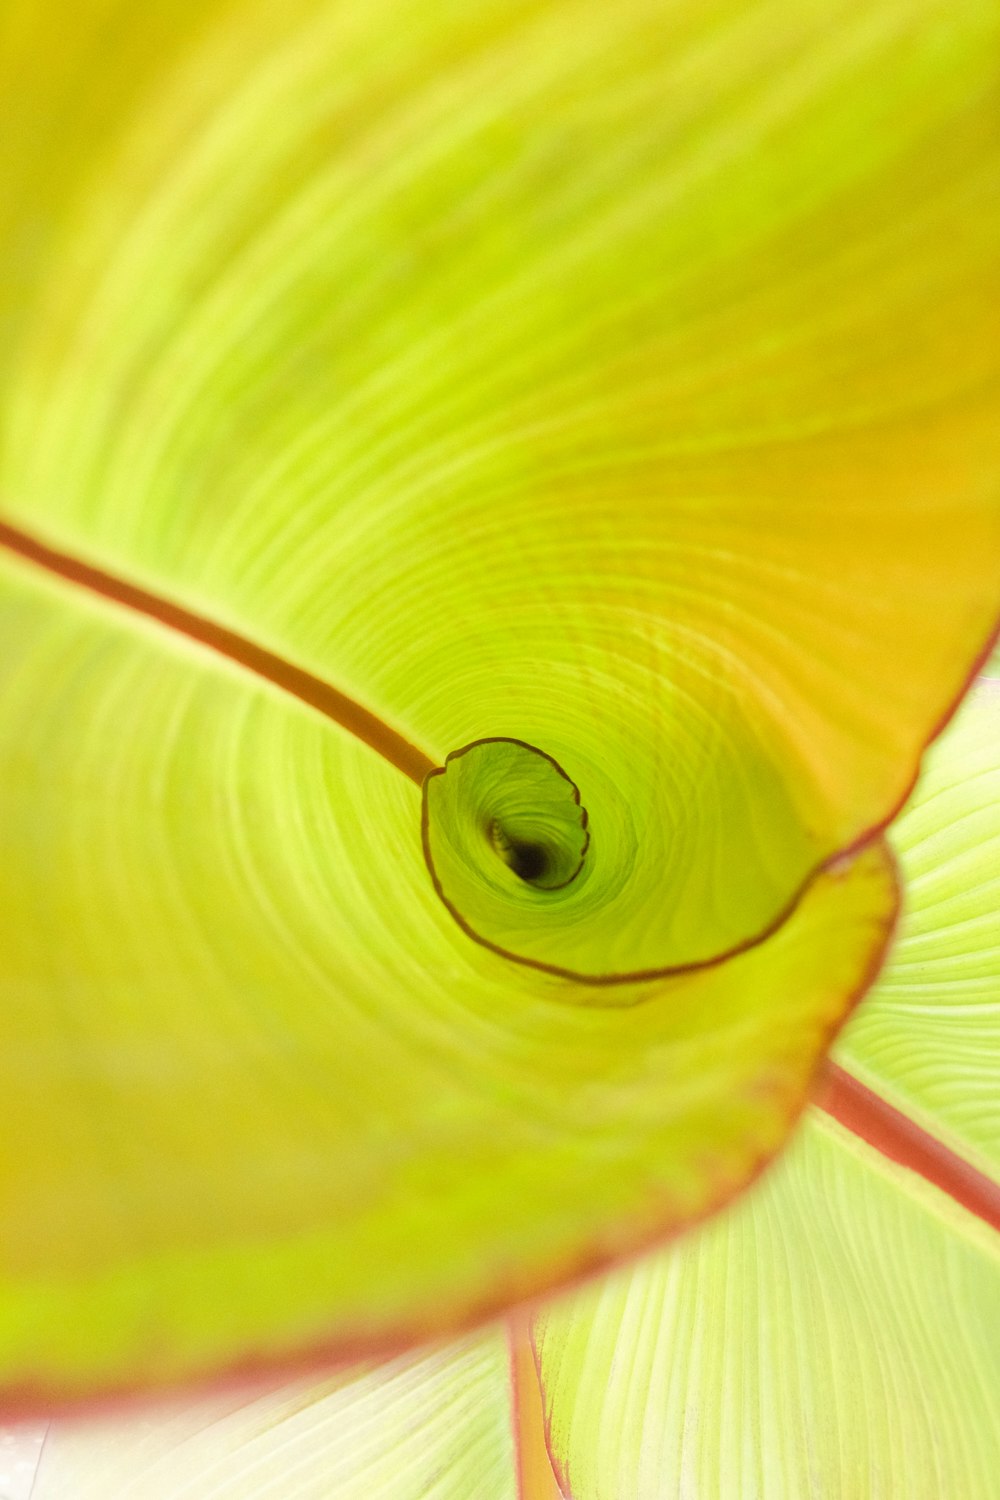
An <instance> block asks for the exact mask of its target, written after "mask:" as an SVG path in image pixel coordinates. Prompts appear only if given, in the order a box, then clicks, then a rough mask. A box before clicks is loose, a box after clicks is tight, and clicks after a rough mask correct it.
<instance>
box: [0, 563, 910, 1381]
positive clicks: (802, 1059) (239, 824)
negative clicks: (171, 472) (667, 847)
mask: <svg viewBox="0 0 1000 1500" xmlns="http://www.w3.org/2000/svg"><path fill="white" fill-rule="evenodd" d="M2 582H3V592H2V610H3V620H2V628H3V634H4V639H5V640H7V641H8V642H9V643H10V649H9V650H8V652H7V653H6V655H5V656H4V658H3V661H2V664H0V665H2V673H3V687H2V699H0V819H2V823H3V827H4V830H5V839H6V841H7V844H6V847H7V849H8V850H9V852H10V856H11V857H10V858H9V859H7V860H5V861H4V862H3V865H2V868H0V880H2V882H3V892H2V900H0V946H2V948H3V952H4V955H5V959H4V964H5V980H4V984H5V1004H4V1006H3V1007H2V1010H0V1026H2V1028H3V1035H2V1046H0V1067H2V1069H3V1090H4V1096H5V1098H6V1100H7V1108H8V1111H9V1120H10V1122H11V1123H10V1140H11V1145H10V1148H9V1149H8V1150H7V1151H6V1152H5V1153H4V1156H3V1160H2V1172H3V1191H2V1194H0V1203H2V1206H3V1213H4V1222H3V1232H2V1234H0V1371H2V1377H3V1383H4V1385H5V1386H6V1387H7V1389H8V1392H9V1397H10V1399H11V1400H15V1401H17V1402H19V1403H20V1405H21V1406H22V1407H24V1406H27V1405H30V1404H32V1403H33V1404H35V1405H37V1404H39V1403H43V1402H45V1401H48V1400H52V1399H54V1398H63V1399H71V1398H72V1397H74V1396H75V1395H78V1394H82V1393H86V1392H90V1391H93V1390H102V1389H103V1390H110V1389H119V1388H122V1387H123V1386H132V1385H139V1384H144V1383H152V1384H155V1383H163V1382H169V1381H175V1380H178V1379H181V1378H186V1377H196V1376H201V1375H207V1374H210V1373H213V1372H216V1371H218V1370H219V1369H220V1368H235V1367H245V1366H246V1365H247V1364H248V1363H254V1362H263V1363H269V1362H270V1363H273V1362H276V1361H278V1362H280V1360H281V1359H282V1358H287V1357H290V1356H294V1355H298V1354H299V1353H301V1351H303V1350H314V1351H316V1352H317V1353H320V1352H323V1351H331V1350H332V1351H334V1352H341V1353H343V1352H345V1351H346V1352H357V1351H358V1349H359V1348H361V1349H364V1350H369V1349H371V1350H380V1349H385V1348H386V1347H387V1346H391V1347H395V1346H398V1344H400V1343H401V1342H404V1341H410V1340H413V1339H415V1338H417V1337H420V1336H422V1335H427V1334H430V1333H432V1332H435V1331H437V1330H440V1329H442V1328H446V1327H451V1326H455V1325H456V1324H459V1323H463V1322H466V1321H468V1320H469V1319H470V1318H472V1317H474V1316H480V1315H481V1314H482V1312H483V1310H484V1308H486V1307H491V1306H499V1305H502V1304H503V1303H504V1302H505V1301H506V1300H508V1299H511V1298H514V1297H516V1296H519V1295H527V1294H529V1293H538V1292H540V1291H542V1290H545V1289H547V1288H548V1287H550V1286H551V1285H553V1284H554V1283H556V1282H558V1281H560V1280H563V1279H565V1278H566V1277H568V1276H569V1275H571V1274H572V1273H573V1272H574V1271H575V1270H576V1269H577V1268H579V1267H580V1266H581V1265H584V1264H591V1265H593V1264H599V1263H601V1262H603V1261H605V1260H607V1259H610V1258H612V1257H614V1256H615V1255H616V1254H618V1253H620V1252H621V1251H622V1250H624V1249H627V1248H630V1247H633V1246H635V1245H637V1244H640V1243H644V1242H645V1241H647V1240H648V1239H650V1238H652V1237H653V1236H655V1235H658V1234H661V1233H664V1232H666V1231H668V1230H670V1229H671V1228H677V1227H680V1226H681V1225H683V1224H685V1223H687V1222H688V1221H689V1220H690V1219H691V1218H693V1217H695V1216H697V1215H699V1214H702V1213H704V1212H706V1211H708V1210H709V1209H710V1208H711V1207H713V1206H715V1205H716V1204H717V1203H719V1202H720V1201H722V1200H723V1199H724V1198H725V1197H726V1196H728V1195H729V1194H731V1193H732V1192H735V1191H737V1190H738V1189H739V1187H740V1186H742V1185H743V1184H744V1183H745V1182H746V1180H747V1179H748V1177H749V1176H750V1175H751V1174H752V1173H753V1172H754V1171H755V1170H756V1169H757V1167H758V1166H759V1164H760V1163H761V1162H762V1161H763V1160H766V1159H767V1157H768V1156H769V1155H771V1154H772V1153H773V1152H774V1151H775V1150H777V1149H778V1147H779V1146H780V1144H781V1142H782V1140H783V1138H784V1136H785V1134H786V1132H787V1130H788V1129H789V1126H790V1123H791V1121H792V1120H793V1119H794V1117H795V1115H796V1113H797V1111H798V1109H799V1107H800V1106H801V1102H802V1100H803V1098H804V1096H805V1093H806V1091H807V1089H808V1087H809V1085H810V1082H811V1078H812V1075H813V1073H814V1070H815V1068H816V1065H817V1062H818V1060H819V1058H820V1056H821V1055H822V1052H823V1049H824V1047H825V1046H826V1044H827V1041H828V1038H829V1036H830V1034H831V1033H832V1031H833V1030H834V1029H835V1028H836V1027H837V1026H838V1025H839V1024H840V1022H841V1021H842V1019H843V1015H844V1013H845V1010H846V1008H847V1007H849V1006H850V1004H851V1003H852V1001H853V999H854V998H855V997H856V996H857V994H858V993H859V992H860V990H861V989H863V987H864V985H865V984H866V983H867V982H868V980H869V978H870V975H871V972H872V970H873V967H874V966H875V965H876V964H877V963H878V961H879V959H880V956H881V953H882V949H883V946H884V942H885V939H886V934H887V931H888V929H889V927H890V926H891V923H892V920H893V915H894V911H895V903H896V891H895V881H894V876H893V871H892V866H891V862H890V861H889V860H888V858H887V856H886V854H885V852H884V850H882V849H881V848H880V847H878V846H876V847H873V848H872V849H870V850H868V851H867V852H866V853H865V854H863V855H861V856H860V857H859V858H858V859H857V860H856V861H855V862H854V864H853V865H852V866H851V867H850V868H849V869H841V870H838V871H831V872H829V873H828V874H826V875H824V876H823V877H821V878H820V879H819V880H817V881H816V882H815V883H814V885H813V886H812V887H811V888H810V890H809V891H808V892H807V894H806V896H805V897H804V899H803V901H802V903H801V904H800V906H799V907H798V908H797V910H796V912H795V914H794V915H793V917H792V918H791V919H790V920H789V921H788V922H787V923H786V924H785V926H784V927H783V928H782V929H781V931H780V932H779V933H777V934H776V935H775V936H774V937H773V938H772V939H770V940H769V941H768V942H767V943H765V944H763V945H761V946H759V947H757V948H755V949H752V950H751V951H749V952H747V953H746V954H744V955H742V956H741V957H739V958H738V959H735V960H733V961H732V962H731V963H729V964H726V965H722V966H719V967H716V968H713V969H709V970H706V971H703V972H700V973H694V974H690V975H687V976H684V977H682V978H678V979H675V980H672V981H662V982H658V983H656V984H648V985H645V986H632V987H628V986H624V987H622V986H619V987H616V988H615V989H614V990H613V991H611V992H603V991H600V990H594V989H593V988H591V987H588V986H586V985H574V984H571V983H568V982H567V981H562V980H558V979H555V978H553V977H551V976H548V975H545V974H540V973H534V972H531V971H526V970H522V969H521V968H518V967H517V966H514V965H511V964H510V963H509V962H507V961H506V960H504V959H502V958H499V957H497V956H496V955H493V954H491V953H488V952H486V951H485V950H484V949H482V948H480V947H479V946H477V945H475V944H473V943H470V942H469V941H468V939H467V938H466V937H465V935H464V934H463V933H462V932H461V931H460V930H459V928H458V927H457V926H456V925H455V923H454V922H453V921H452V920H451V918H450V917H449V916H448V914H447V912H446V911H445V909H444V907H443V906H442V905H441V903H440V902H439V901H438V899H437V897H436V895H435V893H434V891H433V889H432V887H431V885H430V882H429V880H428V878H427V873H426V870H425V867H424V863H423V859H422V853H421V848H420V833H419V821H418V814H419V796H418V793H417V789H416V788H415V787H414V786H413V784H412V783H411V782H410V781H409V780H407V779H405V778H403V777H401V776H400V775H399V773H398V772H397V771H396V770H395V769H394V768H393V767H391V766H389V765H387V764H386V763H385V762H384V761H382V760H380V759H379V757H377V756H376V755H375V754H374V752H373V751H372V750H371V749H370V748H369V747H368V746H365V745H363V744H360V743H359V742H358V741H357V740H355V739H353V738H351V737H350V736H348V735H346V734H344V733H343V732H342V731H340V730H338V729H337V728H336V727H335V726H332V725H331V724H330V723H329V721H328V720H325V719H323V718H321V717H320V716H319V715H316V714H313V713H312V712H311V711H310V710H308V709H307V708H305V707H304V706H303V705H302V704H300V703H297V702H296V701H295V700H293V699H291V698H288V697H287V696H285V695H282V694H280V693H279V692H277V690H275V689H273V688H271V687H269V686H267V685H266V684H263V683H261V682H259V681H257V680H255V679H254V678H252V677H251V676H249V675H248V674H246V673H244V672H242V671H240V670H237V669H236V668H234V667H233V666H232V665H231V664H227V663H225V662H223V661H221V660H220V659H219V658H217V657H214V656H212V655H211V654H210V653H208V652H206V651H204V650H203V649H202V648H200V647H197V646H195V645H193V644H192V643H191V642H190V641H188V640H186V639H184V638H183V637H178V636H176V635H175V634H171V633H169V632H166V631H163V630H162V629H161V628H159V627H157V626H155V625H153V624H152V623H151V622H149V621H145V620H142V619H140V618H139V617H137V616H135V615H133V614H130V613H129V612H128V611H126V610H123V609H120V608H117V607H115V606H112V605H107V604H102V603H100V602H97V601H95V600H93V599H91V598H90V596H88V595H86V594H85V593H83V592H82V591H80V590H74V589H72V588H70V587H69V586H68V585H66V584H64V583H62V582H59V581H52V580H50V579H48V578H47V577H46V576H45V575H44V574H42V573H40V572H38V571H37V570H35V569H31V568H28V567H27V566H14V565H13V564H10V565H5V566H4V568H3V577H2ZM611 995H613V999H614V1003H610V999H609V997H610V996H611Z"/></svg>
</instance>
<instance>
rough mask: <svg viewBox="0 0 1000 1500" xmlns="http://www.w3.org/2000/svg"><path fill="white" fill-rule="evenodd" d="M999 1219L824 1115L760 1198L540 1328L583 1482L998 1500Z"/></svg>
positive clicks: (579, 1489)
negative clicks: (992, 1226)
mask: <svg viewBox="0 0 1000 1500" xmlns="http://www.w3.org/2000/svg"><path fill="white" fill-rule="evenodd" d="M998 1296H1000V1245H998V1240H997V1235H996V1234H995V1233H993V1232H991V1231H990V1230H988V1229H986V1227H985V1226H984V1225H982V1224H981V1223H979V1221H978V1220H976V1219H974V1218H972V1216H971V1215H967V1214H964V1213H963V1212H962V1211H961V1210H960V1209H957V1208H955V1207H954V1205H953V1204H951V1202H950V1201H949V1200H948V1199H947V1198H945V1197H944V1196H943V1195H942V1194H940V1193H938V1192H937V1191H936V1190H935V1189H933V1188H930V1187H927V1186H926V1185H924V1184H923V1183H922V1182H921V1181H920V1179H919V1178H916V1177H914V1176H913V1174H911V1173H908V1172H906V1171H905V1170H904V1169H903V1168H901V1167H896V1166H894V1165H893V1164H892V1163H890V1162H887V1161H886V1160H885V1159H884V1158H883V1157H880V1156H878V1155H877V1154H876V1153H875V1152H874V1151H872V1150H871V1148H869V1147H867V1146H865V1145H864V1144H863V1143H862V1142H860V1141H858V1139H857V1138H856V1137H855V1136H853V1135H850V1134H848V1133H847V1132H846V1131H844V1130H843V1129H842V1128H841V1127H840V1126H838V1125H836V1124H835V1123H834V1122H832V1121H830V1120H829V1119H827V1118H826V1117H825V1116H823V1115H820V1114H819V1113H817V1112H814V1113H811V1114H810V1116H809V1119H808V1121H807V1122H806V1124H805V1125H804V1126H803V1128H802V1130H801V1131H800V1132H799V1134H798V1135H797V1136H796V1138H795V1141H794V1142H793V1144H792V1146H791V1147H790V1148H789V1150H788V1151H787V1152H786V1153H785V1155H784V1156H783V1157H782V1160H781V1161H780V1163H779V1164H778V1165H777V1166H775V1168H774V1169H773V1171H772V1172H770V1173H769V1174H768V1176H767V1178H766V1179H765V1180H764V1181H763V1182H762V1183H761V1184H760V1185H759V1186H758V1187H757V1188H756V1189H755V1190H754V1191H753V1192H752V1193H750V1194H748V1195H746V1196H745V1197H744V1198H743V1199H742V1200H741V1201H740V1203H739V1204H737V1205H736V1206H734V1207H733V1208H731V1209H729V1210H727V1211H726V1212H724V1213H723V1214H722V1215H720V1216H718V1217H717V1218H716V1219H714V1220H713V1221H712V1223H711V1224H710V1225H706V1226H705V1227H704V1228H703V1229H700V1230H697V1231H694V1232H693V1233H691V1234H690V1235H688V1236H686V1237H685V1238H684V1239H683V1240H682V1241H681V1242H680V1243H679V1244H678V1245H677V1246H676V1247H674V1248H673V1249H672V1250H670V1251H664V1252H661V1253H660V1254H659V1255H657V1256H654V1257H649V1258H647V1259H646V1260H643V1261H641V1262H639V1263H637V1264H636V1266H635V1267H634V1268H632V1269H630V1270H627V1271H620V1272H617V1273H615V1274H614V1275H613V1276H610V1277H607V1278H605V1279H604V1280H603V1281H600V1282H597V1283H595V1285H594V1286H593V1288H591V1289H588V1290H587V1291H585V1292H583V1293H580V1294H578V1295H577V1296H575V1297H573V1298H570V1299H567V1300H565V1301H563V1302H561V1303H559V1304H557V1305H555V1306H554V1307H553V1308H552V1310H551V1311H549V1312H547V1313H546V1314H544V1315H543V1316H542V1318H541V1319H540V1321H539V1324H538V1327H537V1339H538V1347H539V1352H540V1360H541V1371H542V1378H543V1381H544V1384H545V1388H546V1392H547V1405H548V1415H549V1421H550V1423H551V1442H552V1448H553V1454H554V1457H555V1460H556V1463H557V1465H558V1467H559V1468H560V1471H561V1472H562V1473H563V1475H564V1476H565V1479H566V1481H567V1484H568V1487H569V1489H570V1491H571V1493H572V1495H573V1500H623V1497H628V1500H674V1497H675V1496H677V1495H680V1494H690V1495H692V1496H696V1497H698V1500H708V1497H710V1496H716V1495H727V1496H730V1495H731V1496H734V1497H739V1500H744V1497H746V1500H749V1497H751V1496H753V1497H758V1496H760V1497H764V1496H766V1497H767V1500H812V1497H815V1500H821V1497H822V1500H848V1497H850V1500H854V1497H857V1496H864V1497H865V1500H894V1497H896V1496H898V1495H906V1496H908V1497H912V1500H940V1497H941V1496H942V1495H962V1496H967V1497H968V1500H990V1497H991V1496H992V1495H993V1494H994V1493H995V1490H996V1475H997V1465H998V1463H1000V1424H998V1422H997V1391H998V1389H1000V1350H998V1347H997V1341H996V1338H995V1336H994V1335H995V1331H996V1308H997V1299H998Z"/></svg>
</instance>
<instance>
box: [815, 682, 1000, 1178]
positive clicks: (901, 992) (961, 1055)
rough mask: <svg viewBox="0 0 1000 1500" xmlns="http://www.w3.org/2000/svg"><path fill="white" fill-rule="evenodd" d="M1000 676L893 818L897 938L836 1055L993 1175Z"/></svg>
mask: <svg viewBox="0 0 1000 1500" xmlns="http://www.w3.org/2000/svg"><path fill="white" fill-rule="evenodd" d="M998 746H1000V683H996V682H993V681H990V680H988V679H983V680H981V682H980V684H979V686H978V687H977V689H976V690H975V692H974V693H973V694H972V695H971V696H970V697H969V698H968V699H966V702H965V704H964V705H963V707H962V709H961V711H960V713H959V715H958V718H957V720H956V722H955V723H954V724H953V725H952V727H951V728H950V729H949V731H948V733H947V735H946V736H945V737H944V739H942V740H940V741H939V742H938V743H937V744H936V745H935V746H933V747H932V749H931V751H930V753H929V755H928V757H927V762H926V767H925V770H924V774H923V776H922V778H921V782H920V787H919V790H918V793H917V795H916V796H915V797H914V798H913V800H912V801H911V802H910V804H909V806H908V807H907V809H906V811H905V812H904V813H903V815H902V817H901V818H899V819H898V820H897V821H896V823H895V824H894V825H893V829H892V843H893V847H894V848H895V849H896V850H897V851H898V853H899V857H900V863H901V866H902V869H903V875H904V884H905V890H906V922H905V926H904V929H903V938H902V941H901V942H900V943H899V944H898V946H897V948H896V951H895V953H894V954H893V959H892V962H891V964H890V965H889V966H888V968H887V969H886V970H885V971H884V972H883V974H882V976H881V978H880V979H879V981H878V983H877V985H876V986H875V988H874V990H873V991H872V993H871V995H870V997H869V1000H868V1002H867V1003H866V1004H865V1005H864V1006H862V1007H861V1009H860V1010H859V1011H858V1013H857V1014H856V1016H855V1017H854V1018H853V1019H852V1021H851V1023H850V1024H849V1026H848V1027H847V1029H846V1030H845V1032H844V1034H843V1036H842V1037H841V1038H840V1040H839V1041H838V1044H837V1046H836V1048H835V1049H834V1056H835V1057H836V1058H837V1060H838V1061H839V1062H840V1063H842V1064H843V1066H844V1067H845V1068H847V1069H849V1070H850V1072H851V1073H853V1074H854V1075H856V1076H857V1077H858V1078H860V1079H862V1080H863V1081H864V1082H865V1083H867V1084H869V1085H870V1086H872V1087H874V1088H876V1089H877V1090H878V1092H879V1094H880V1095H882V1096H883V1097H884V1098H886V1099H888V1100H889V1101H890V1102H891V1103H892V1104H894V1105H895V1106H896V1107H897V1108H898V1109H902V1110H903V1111H905V1113H906V1114H907V1115H909V1116H911V1117H912V1118H913V1119H915V1120H917V1121H918V1122H919V1123H920V1124H921V1125H922V1126H923V1127H924V1128H925V1129H927V1130H929V1131H931V1132H932V1133H933V1134H934V1135H935V1136H937V1137H938V1138H940V1139H941V1140H943V1141H944V1142H945V1143H946V1144H947V1145H949V1146H950V1147H951V1148H952V1150H954V1151H957V1152H958V1153H959V1154H960V1155H961V1156H963V1157H964V1158H966V1159H967V1160H969V1161H970V1162H972V1163H973V1164H974V1165H976V1166H978V1167H979V1168H980V1170H982V1171H984V1172H987V1173H991V1174H992V1175H993V1176H994V1177H998V1178H1000V1045H998V1033H1000V986H998V978H1000V754H998Z"/></svg>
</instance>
